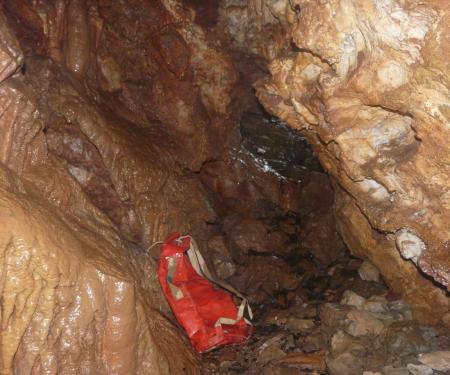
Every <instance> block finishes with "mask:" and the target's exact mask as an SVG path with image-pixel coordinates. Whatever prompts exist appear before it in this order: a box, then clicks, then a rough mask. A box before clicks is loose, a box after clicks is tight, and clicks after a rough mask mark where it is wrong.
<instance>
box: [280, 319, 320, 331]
mask: <svg viewBox="0 0 450 375" xmlns="http://www.w3.org/2000/svg"><path fill="white" fill-rule="evenodd" d="M315 326H316V325H315V324H314V320H312V319H297V318H288V320H287V321H286V328H287V329H289V330H291V331H293V332H295V333H305V332H309V331H310V330H311V329H313V328H314V327H315Z"/></svg>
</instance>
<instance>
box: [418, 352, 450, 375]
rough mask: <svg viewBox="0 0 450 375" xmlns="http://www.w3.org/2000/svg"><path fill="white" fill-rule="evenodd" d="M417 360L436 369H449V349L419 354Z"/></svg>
mask: <svg viewBox="0 0 450 375" xmlns="http://www.w3.org/2000/svg"><path fill="white" fill-rule="evenodd" d="M418 358H419V361H420V362H422V363H423V364H424V365H427V366H428V367H430V368H432V369H433V370H438V371H449V370H450V351H437V352H430V353H425V354H420V355H419V357H418Z"/></svg>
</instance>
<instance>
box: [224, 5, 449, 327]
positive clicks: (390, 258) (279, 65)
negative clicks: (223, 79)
mask: <svg viewBox="0 0 450 375" xmlns="http://www.w3.org/2000/svg"><path fill="white" fill-rule="evenodd" d="M220 14H221V22H222V24H223V25H225V28H226V30H227V31H228V37H229V38H230V40H231V42H232V43H233V44H234V46H235V47H236V48H239V49H241V50H246V51H247V52H248V53H253V54H255V55H257V56H262V57H264V58H265V59H266V61H268V67H269V74H268V75H267V77H266V78H263V79H260V80H259V82H258V83H257V84H256V86H255V87H256V91H257V96H258V98H259V99H260V101H261V103H262V104H263V105H264V107H265V108H266V109H267V110H268V111H270V112H271V113H272V114H274V115H276V116H277V117H279V118H280V119H282V120H284V121H285V122H287V123H288V124H289V125H290V126H291V127H292V128H294V129H298V130H300V131H301V132H302V134H304V136H305V137H306V138H307V139H308V141H309V142H310V144H311V145H313V148H314V150H315V152H316V154H317V155H318V157H319V159H320V161H321V164H322V166H323V168H324V169H325V170H326V171H327V172H328V173H329V174H330V176H332V180H333V181H334V186H335V198H336V214H337V219H338V226H339V230H340V233H341V235H342V237H343V238H344V240H345V242H346V244H347V245H348V247H349V248H350V250H351V252H352V253H353V254H355V255H357V256H361V257H368V258H369V259H370V260H371V261H372V262H373V263H374V264H375V265H376V266H377V267H378V268H379V269H380V270H381V272H382V274H383V276H384V278H385V280H386V281H387V283H388V284H389V285H390V286H391V287H392V288H393V289H394V290H395V291H397V292H399V293H400V294H402V295H403V296H404V297H405V298H406V299H407V301H408V302H409V303H410V304H411V305H412V306H413V310H414V313H415V316H416V317H417V318H418V319H420V320H422V321H424V322H427V323H444V324H446V325H447V326H449V325H450V314H449V302H450V300H449V298H448V296H447V290H448V288H449V278H450V276H449V275H450V273H449V267H450V262H449V259H450V258H449V256H448V251H449V250H450V248H449V246H450V245H449V244H450V232H449V228H450V206H449V199H448V198H449V191H450V190H449V186H450V178H449V177H450V168H449V160H450V152H449V147H448V144H447V139H448V137H449V135H450V124H449V121H450V117H449V105H450V102H449V87H450V81H449V62H448V58H446V56H448V55H449V48H450V47H449V45H450V44H449V32H448V25H449V21H450V10H449V8H448V6H447V5H446V4H444V2H442V1H425V2H423V1H391V0H377V1H375V0H333V1H319V0H317V1H315V0H309V1H306V0H293V1H248V2H240V3H239V4H236V3H235V2H232V1H225V2H224V3H223V4H222V8H221V13H220Z"/></svg>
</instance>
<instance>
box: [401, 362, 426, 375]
mask: <svg viewBox="0 0 450 375" xmlns="http://www.w3.org/2000/svg"><path fill="white" fill-rule="evenodd" d="M406 368H407V369H408V371H409V373H410V374H412V375H433V370H432V369H431V368H430V367H428V366H425V365H414V364H412V363H410V364H408V366H406Z"/></svg>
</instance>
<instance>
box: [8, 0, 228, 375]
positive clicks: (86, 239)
mask: <svg viewBox="0 0 450 375" xmlns="http://www.w3.org/2000/svg"><path fill="white" fill-rule="evenodd" d="M1 5H2V12H3V13H2V14H1V15H0V34H1V40H2V43H1V45H0V62H1V76H0V79H1V84H0V107H1V112H2V116H1V119H0V139H1V140H2V142H1V145H0V176H1V177H0V205H1V216H2V228H1V230H0V258H1V260H2V261H1V267H0V294H1V296H2V303H1V305H0V306H1V307H0V313H1V318H0V322H1V325H0V326H1V335H0V356H1V359H0V373H1V374H10V373H13V371H14V373H24V374H25V373H48V374H72V373H74V374H75V373H79V371H80V369H82V371H83V372H84V373H93V374H102V373H104V374H112V373H114V374H135V373H136V374H149V373H151V374H169V373H170V374H181V373H182V374H198V373H199V364H198V361H197V358H196V356H195V355H194V354H193V353H192V351H191V349H190V348H189V345H188V344H187V342H186V340H185V339H184V338H183V334H182V333H181V332H180V330H179V329H178V328H176V327H175V325H174V324H173V322H172V321H173V317H172V316H171V314H170V312H169V308H168V306H167V303H166V302H165V300H164V299H163V297H162V295H161V292H160V287H159V283H158V281H157V279H156V264H155V261H154V260H153V259H152V257H151V256H149V255H148V254H147V252H146V249H147V248H148V247H149V246H150V245H151V244H153V243H154V242H155V241H157V240H162V239H164V238H165V237H166V236H167V235H168V234H169V233H171V232H173V231H175V230H178V231H181V232H184V233H186V232H187V233H191V234H193V235H194V236H196V238H198V239H199V241H200V243H202V241H205V240H206V238H207V235H208V225H209V223H213V222H214V221H215V220H216V214H215V211H214V209H213V207H212V205H211V203H210V201H209V200H208V197H207V194H206V192H205V190H204V188H203V185H202V184H201V182H200V181H198V179H197V178H195V173H196V172H198V171H199V170H200V168H201V166H202V165H203V163H204V162H205V161H206V160H208V159H211V158H214V157H215V156H217V155H219V154H220V152H221V149H222V148H223V144H222V143H221V142H219V139H220V138H219V137H220V135H221V134H223V133H224V132H225V130H226V124H227V121H228V116H227V107H228V105H229V103H230V101H231V99H230V91H231V89H232V87H233V85H234V82H235V76H234V71H233V69H232V65H231V62H230V61H229V59H228V58H227V57H226V55H224V54H223V53H222V52H221V51H220V50H219V49H218V48H215V47H214V45H213V43H211V42H210V41H208V40H207V36H206V34H205V32H204V31H203V30H202V29H201V28H200V27H199V26H198V25H196V24H195V23H194V22H193V21H192V19H193V17H194V14H193V13H192V12H191V11H190V10H189V9H186V8H184V7H180V6H179V4H178V3H177V2H170V1H167V2H165V3H162V2H157V1H140V0H138V1H131V2H127V3H126V4H125V3H124V2H107V1H83V0H70V1H65V0H60V1H55V2H53V1H37V2H36V1H27V0H21V1H14V2H11V1H2V2H1ZM194 135H195V137H194Z"/></svg>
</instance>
